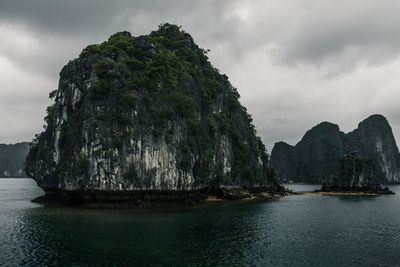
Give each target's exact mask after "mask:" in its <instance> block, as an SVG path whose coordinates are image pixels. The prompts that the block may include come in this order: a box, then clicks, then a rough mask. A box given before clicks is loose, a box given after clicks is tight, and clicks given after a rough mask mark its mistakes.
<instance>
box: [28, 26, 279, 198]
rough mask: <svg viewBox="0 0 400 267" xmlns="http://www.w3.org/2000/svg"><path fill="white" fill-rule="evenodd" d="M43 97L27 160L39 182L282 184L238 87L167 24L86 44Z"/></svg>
mask: <svg viewBox="0 0 400 267" xmlns="http://www.w3.org/2000/svg"><path fill="white" fill-rule="evenodd" d="M50 97H51V98H53V99H54V105H52V106H50V107H48V109H47V116H46V118H45V120H46V122H47V127H46V130H45V131H44V132H43V133H41V134H40V135H39V136H38V137H37V138H36V139H35V140H34V141H33V143H32V145H31V150H30V153H29V155H28V157H27V160H26V172H27V174H28V175H29V176H30V177H32V178H34V179H35V180H36V181H37V182H38V184H39V186H41V187H42V188H43V189H44V190H45V191H46V192H53V191H63V192H64V193H65V192H92V191H99V192H119V191H123V192H137V191H146V192H148V191H157V192H167V191H168V192H170V191H196V190H212V189H213V188H218V187H221V186H226V187H231V186H234V187H235V186H239V187H241V188H245V189H251V188H259V187H265V188H268V190H271V191H274V190H279V188H280V185H279V183H278V181H277V180H276V179H275V177H274V172H273V170H272V169H271V168H270V165H269V158H268V155H267V152H266V150H265V147H264V145H263V143H262V141H261V139H260V138H259V137H257V136H256V131H255V127H254V125H253V124H252V119H251V116H250V115H249V114H248V113H247V111H246V108H245V107H243V106H242V105H241V104H240V103H239V94H238V92H237V90H236V89H235V88H234V87H232V85H231V84H230V83H229V81H228V77H227V76H225V75H221V74H220V73H219V71H218V70H217V69H215V68H214V67H213V66H212V65H211V64H210V62H209V61H208V58H207V56H206V51H204V50H203V49H200V48H199V47H198V46H197V45H196V44H195V43H194V41H193V39H192V37H191V36H190V35H189V34H188V33H186V32H184V31H182V30H181V29H180V28H179V27H177V26H175V25H171V24H164V25H161V26H160V27H159V29H158V30H157V31H153V32H151V33H150V34H149V35H144V36H139V37H132V36H131V35H130V33H128V32H120V33H116V34H114V35H112V36H111V37H110V38H109V39H108V41H106V42H104V43H102V44H99V45H90V46H88V47H87V48H85V49H84V50H83V51H82V53H81V54H80V56H79V58H77V59H75V60H73V61H70V62H69V63H68V64H67V65H66V66H65V67H64V68H63V69H62V71H61V73H60V81H59V87H58V89H57V90H56V91H54V92H52V93H50Z"/></svg>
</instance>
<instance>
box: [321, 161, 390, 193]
mask: <svg viewBox="0 0 400 267" xmlns="http://www.w3.org/2000/svg"><path fill="white" fill-rule="evenodd" d="M382 182H384V181H383V180H382V178H380V177H377V176H375V168H374V165H373V164H372V163H371V161H370V160H368V159H366V158H362V157H359V156H358V155H357V153H353V154H351V155H346V156H344V157H343V158H342V159H341V160H340V164H339V169H338V172H337V175H332V176H331V177H329V178H327V179H326V180H325V181H324V182H323V183H322V188H321V191H322V192H365V193H381V194H382V193H384V194H392V192H391V191H389V189H388V188H387V187H383V185H382Z"/></svg>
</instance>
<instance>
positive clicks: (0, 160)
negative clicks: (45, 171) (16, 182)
mask: <svg viewBox="0 0 400 267" xmlns="http://www.w3.org/2000/svg"><path fill="white" fill-rule="evenodd" d="M28 152H29V143H17V144H11V145H6V144H0V177H26V174H25V171H24V162H25V158H26V156H27V155H28Z"/></svg>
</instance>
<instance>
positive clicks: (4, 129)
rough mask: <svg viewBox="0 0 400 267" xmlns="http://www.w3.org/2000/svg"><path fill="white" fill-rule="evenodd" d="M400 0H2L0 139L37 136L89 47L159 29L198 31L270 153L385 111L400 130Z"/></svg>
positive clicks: (397, 131) (399, 131)
mask: <svg viewBox="0 0 400 267" xmlns="http://www.w3.org/2000/svg"><path fill="white" fill-rule="evenodd" d="M399 9H400V2H399V1H395V0H383V1H368V2H367V1H362V0H337V1H335V2H334V3H333V2H332V1H328V0H321V1H311V0H268V1H261V0H251V1H246V0H244V1H239V0H226V1H225V0H220V1H213V0H206V1H194V0H192V1H185V0H180V1H178V0H169V1H161V0H147V1H146V0H143V1H128V0H121V1H105V0H103V1H98V0H96V1H95V0H84V1H78V0H71V1H53V0H35V1H22V0H2V1H1V2H0V36H2V38H1V39H0V73H1V74H2V75H0V143H1V142H6V143H11V142H17V141H22V140H31V139H32V137H33V136H34V134H35V133H38V132H40V131H41V126H42V124H43V117H44V110H45V107H46V105H48V104H49V100H48V98H47V96H48V93H49V92H50V91H51V90H53V89H55V88H56V87H57V83H58V73H59V71H60V70H61V68H62V66H63V65H65V64H66V63H67V62H68V61H69V60H71V59H73V58H75V57H77V56H78V55H79V52H80V51H81V50H82V48H84V47H85V46H86V45H88V44H91V43H99V42H102V41H104V40H105V39H107V38H108V36H109V35H110V34H112V33H114V32H116V31H121V30H128V31H130V32H131V33H132V34H134V35H140V34H145V33H147V32H149V31H151V30H153V29H155V28H156V27H157V25H158V24H160V23H163V22H171V23H176V24H179V25H182V26H183V29H185V30H186V31H187V32H189V33H191V34H192V36H193V37H194V38H195V40H196V42H198V43H199V45H200V46H201V47H203V48H206V49H210V50H211V53H210V60H211V61H212V63H213V64H214V65H215V66H216V67H217V68H218V69H220V71H221V72H222V73H226V74H227V75H228V76H229V77H230V79H231V82H232V84H233V85H234V86H235V87H237V88H238V91H239V92H240V94H241V95H242V103H243V104H244V105H245V106H247V108H248V110H249V111H250V113H252V114H253V117H254V120H255V124H256V126H257V129H258V131H259V133H260V135H261V136H262V138H263V140H264V141H265V143H266V144H267V147H268V148H269V149H272V145H273V143H274V142H275V141H279V140H286V141H288V142H289V143H295V142H297V141H298V140H299V139H300V138H301V136H302V135H303V134H304V133H305V131H306V130H307V129H309V128H310V127H312V126H313V125H315V124H316V123H319V122H321V121H331V122H334V123H337V124H339V125H340V126H341V128H342V129H343V130H344V131H350V130H352V129H353V128H355V127H356V126H357V123H358V122H359V121H361V120H362V119H364V118H366V117H367V116H368V115H370V114H373V113H381V114H383V115H385V116H386V117H387V118H388V120H389V122H390V123H391V125H392V127H393V129H394V131H395V135H396V136H397V137H398V138H397V140H400V139H399V134H400V109H399V105H398V102H399V100H400V91H399V90H398V88H399V86H400V78H399V77H400V76H399V75H397V74H398V73H399V71H400V35H399V34H398V25H400V16H398V14H397V13H398V12H397V11H398V10H399Z"/></svg>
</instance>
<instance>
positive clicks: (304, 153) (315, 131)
mask: <svg viewBox="0 0 400 267" xmlns="http://www.w3.org/2000/svg"><path fill="white" fill-rule="evenodd" d="M353 152H358V153H359V154H360V155H361V156H362V157H364V158H367V159H369V160H370V161H371V164H373V165H374V166H375V169H376V176H378V177H381V178H382V179H383V180H384V181H385V182H389V183H398V182H400V154H399V150H398V147H397V145H396V141H395V139H394V136H393V132H392V129H391V127H390V125H389V123H388V121H387V120H386V118H385V117H383V116H382V115H372V116H370V117H369V118H367V119H365V120H364V121H362V122H361V123H360V124H359V125H358V128H357V129H356V130H354V131H352V132H350V133H348V134H345V133H343V132H341V131H340V129H339V127H338V126H337V125H336V124H332V123H329V122H323V123H321V124H319V125H317V126H315V127H313V128H312V129H311V130H309V131H308V132H307V133H306V134H305V135H304V137H303V138H302V140H301V141H300V142H299V143H297V144H296V145H295V146H290V145H288V144H285V145H282V142H279V143H277V144H275V146H274V148H273V150H272V154H271V164H272V166H273V167H274V168H275V169H276V171H277V173H278V175H279V176H280V177H281V179H283V180H293V181H295V182H309V183H321V182H322V181H323V180H324V179H326V178H327V177H330V176H332V175H337V170H338V168H339V165H340V159H341V158H343V157H344V156H345V155H348V154H351V153H353Z"/></svg>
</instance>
